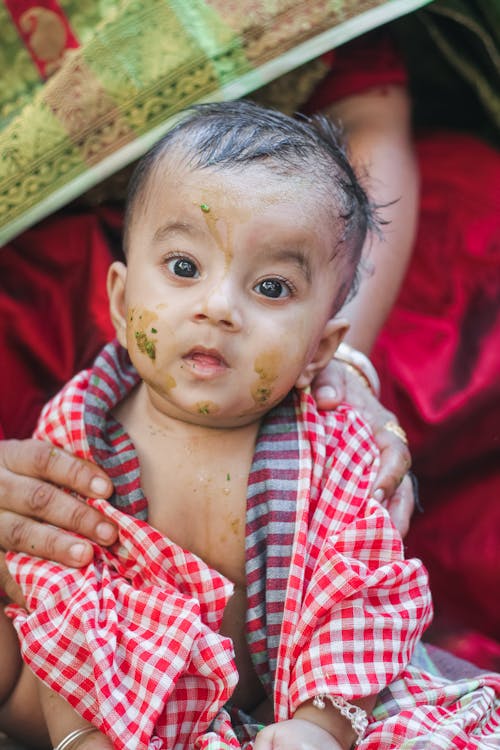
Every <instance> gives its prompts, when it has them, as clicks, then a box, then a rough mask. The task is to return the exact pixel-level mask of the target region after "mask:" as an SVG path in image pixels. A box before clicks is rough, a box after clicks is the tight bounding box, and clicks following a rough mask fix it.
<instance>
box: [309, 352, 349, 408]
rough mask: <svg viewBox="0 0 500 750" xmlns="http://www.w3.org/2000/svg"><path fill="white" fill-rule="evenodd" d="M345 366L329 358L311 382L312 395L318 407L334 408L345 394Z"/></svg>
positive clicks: (342, 399)
mask: <svg viewBox="0 0 500 750" xmlns="http://www.w3.org/2000/svg"><path fill="white" fill-rule="evenodd" d="M345 374H346V368H345V366H344V365H343V364H342V363H341V362H339V361H337V360H335V359H332V360H330V362H329V364H328V366H327V367H325V369H324V370H322V372H320V373H319V375H317V376H316V377H315V379H314V380H313V382H312V386H311V388H312V395H313V398H314V399H315V401H316V403H317V405H318V408H320V409H327V410H331V409H335V407H336V406H338V404H339V403H340V402H341V401H344V399H345V395H346V381H345Z"/></svg>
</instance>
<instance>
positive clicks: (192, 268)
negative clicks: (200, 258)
mask: <svg viewBox="0 0 500 750" xmlns="http://www.w3.org/2000/svg"><path fill="white" fill-rule="evenodd" d="M167 268H168V270H169V271H170V273H173V274H174V276H182V277H183V278H185V279H196V278H198V276H199V275H200V272H199V271H198V269H197V267H196V263H194V262H193V261H192V260H190V259H189V258H170V259H169V260H167Z"/></svg>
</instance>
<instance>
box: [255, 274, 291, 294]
mask: <svg viewBox="0 0 500 750" xmlns="http://www.w3.org/2000/svg"><path fill="white" fill-rule="evenodd" d="M254 289H255V291H256V292H257V293H258V294H262V295H264V297H270V298H271V299H280V298H283V297H289V296H290V294H291V291H292V290H291V289H290V285H289V284H288V283H287V282H286V281H284V280H281V279H264V280H263V281H259V283H258V284H257V285H256V286H255V287H254Z"/></svg>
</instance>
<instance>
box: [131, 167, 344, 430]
mask: <svg viewBox="0 0 500 750" xmlns="http://www.w3.org/2000/svg"><path fill="white" fill-rule="evenodd" d="M319 195H320V194H319V193H318V192H317V191H316V190H315V189H314V187H313V185H312V182H311V181H310V180H309V179H307V178H306V177H304V178H303V177H301V176H299V175H297V176H296V177H286V178H285V177H280V176H277V175H275V174H274V173H272V172H270V171H269V170H268V169H265V168H263V167H260V166H252V167H249V168H239V169H235V170H234V171H231V170H227V169H224V170H220V171H216V170H214V169H198V170H188V169H186V168H185V167H182V166H179V167H178V168H176V169H175V170H174V169H173V168H172V167H170V169H169V171H168V172H167V170H166V168H165V167H161V166H160V167H158V168H157V169H156V171H155V173H154V174H153V175H152V176H151V178H150V181H149V184H148V186H147V187H146V189H145V192H144V194H143V196H142V197H141V199H140V201H139V204H140V205H138V206H137V208H136V210H135V215H134V220H133V222H132V225H131V229H130V234H129V238H130V241H129V258H128V266H127V272H126V280H125V291H124V302H123V310H124V324H123V327H122V329H121V330H120V328H118V335H119V337H120V338H121V342H122V343H123V344H126V346H127V348H128V350H129V353H130V356H131V358H132V361H133V362H134V365H135V366H136V368H137V370H138V371H139V373H140V375H141V376H142V378H143V380H144V382H145V384H146V386H147V387H148V388H149V390H150V394H151V397H152V398H153V399H154V403H155V405H156V406H157V407H158V408H159V409H160V410H161V411H163V412H164V413H165V414H166V415H169V416H173V417H175V418H181V419H184V420H186V421H190V422H196V423H201V424H206V425H212V426H215V425H217V426H221V427H231V426H239V425H243V424H248V423H250V422H252V421H253V420H255V419H258V418H260V417H261V416H262V414H263V413H265V412H267V411H268V410H269V409H270V408H271V407H272V406H273V405H275V404H276V403H277V402H279V401H280V400H281V399H282V398H283V397H284V396H285V395H286V394H287V393H288V391H289V390H290V389H291V388H292V387H293V386H294V385H295V384H298V385H299V386H304V385H307V382H308V381H309V380H310V379H311V378H310V377H309V376H310V375H311V374H314V373H311V372H310V370H312V369H314V364H312V363H314V362H315V358H317V357H318V356H319V354H324V355H325V357H326V358H328V357H329V356H330V355H331V353H332V351H333V349H334V348H335V346H336V344H337V343H338V338H339V337H340V336H341V334H342V333H343V326H342V324H341V323H338V322H337V321H334V322H329V321H330V318H331V310H332V301H333V299H334V298H335V292H336V290H337V289H338V288H339V278H338V273H339V264H338V263H336V262H335V261H334V260H332V259H331V256H332V253H333V250H334V247H335V243H336V241H337V240H338V237H337V236H336V235H337V234H338V229H337V228H336V227H335V225H334V221H333V220H332V218H331V216H330V215H329V213H328V212H327V211H326V210H325V209H324V208H323V202H322V200H321V199H320V197H319ZM325 326H326V328H327V329H328V335H329V337H330V338H329V339H328V342H327V343H325ZM332 336H333V341H330V339H331V338H332ZM327 347H330V349H331V350H332V351H328V352H326V348H327ZM323 350H325V351H323ZM308 366H309V367H308Z"/></svg>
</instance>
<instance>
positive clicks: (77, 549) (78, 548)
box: [69, 544, 89, 563]
mask: <svg viewBox="0 0 500 750" xmlns="http://www.w3.org/2000/svg"><path fill="white" fill-rule="evenodd" d="M88 549H89V548H88V545H87V544H73V545H72V546H71V547H70V548H69V554H70V556H71V558H72V560H74V562H76V563H81V562H83V560H85V559H86V558H87V557H88Z"/></svg>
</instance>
